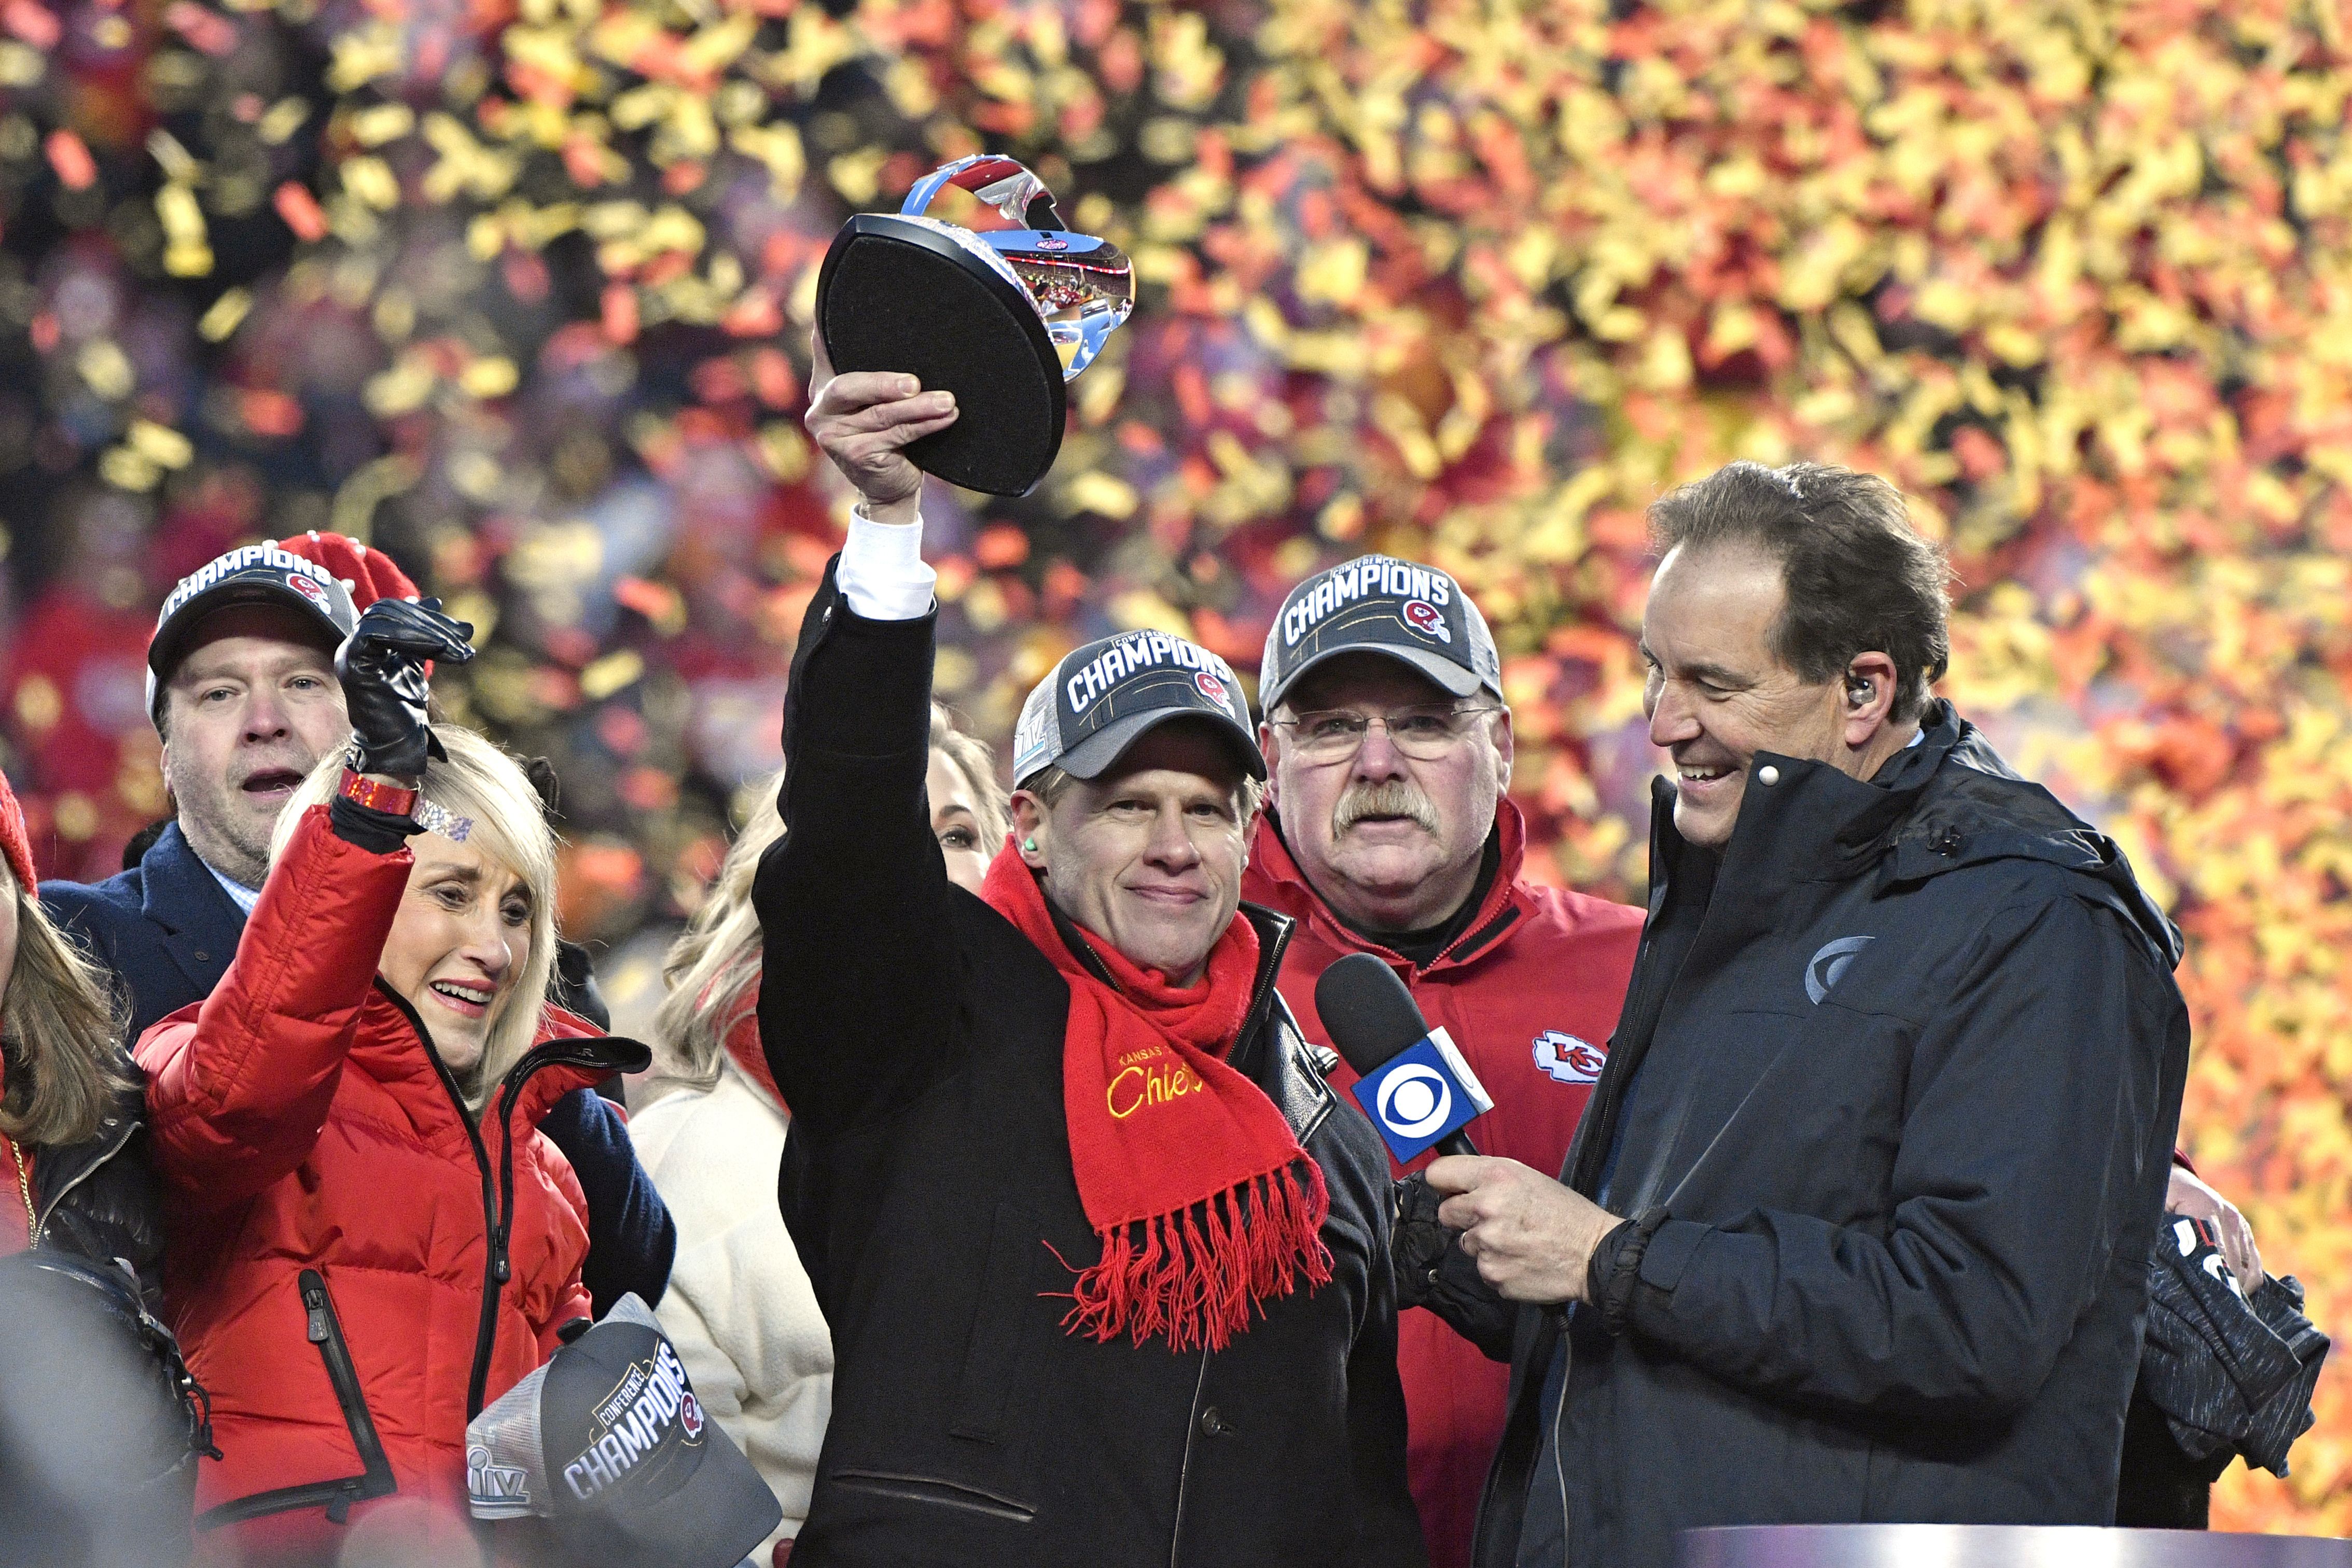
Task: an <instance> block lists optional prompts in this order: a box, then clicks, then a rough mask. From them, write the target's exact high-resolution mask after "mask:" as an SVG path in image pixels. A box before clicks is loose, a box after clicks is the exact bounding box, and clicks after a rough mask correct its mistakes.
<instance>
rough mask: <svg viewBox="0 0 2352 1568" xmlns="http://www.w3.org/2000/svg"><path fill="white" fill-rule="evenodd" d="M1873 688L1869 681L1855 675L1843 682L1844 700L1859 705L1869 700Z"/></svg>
mask: <svg viewBox="0 0 2352 1568" xmlns="http://www.w3.org/2000/svg"><path fill="white" fill-rule="evenodd" d="M1874 690H1875V688H1874V687H1873V686H1872V685H1871V684H1870V683H1869V681H1867V680H1864V679H1862V678H1860V677H1856V678H1855V679H1853V680H1851V681H1848V682H1847V683H1846V684H1845V700H1846V701H1847V702H1849V703H1851V704H1852V705H1853V706H1855V707H1860V706H1862V705H1863V704H1864V703H1866V702H1868V701H1869V700H1870V698H1871V695H1872V693H1873V692H1874Z"/></svg>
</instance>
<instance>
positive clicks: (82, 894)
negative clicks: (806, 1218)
mask: <svg viewBox="0 0 2352 1568" xmlns="http://www.w3.org/2000/svg"><path fill="white" fill-rule="evenodd" d="M387 596H388V597H391V598H395V599H414V598H415V597H416V585H415V583H413V582H411V581H410V580H408V576H407V574H406V573H405V572H404V571H402V570H400V568H399V567H398V566H397V565H395V564H394V562H393V560H392V559H391V558H390V557H388V556H386V555H384V554H383V552H382V551H381V550H373V549H369V548H368V547H367V546H365V545H362V544H359V543H356V542H355V541H353V540H351V539H348V538H344V537H343V536H342V535H341V534H331V533H310V534H304V535H298V536H296V537H294V538H289V539H284V540H280V541H279V542H278V544H275V545H247V546H243V547H241V548H239V549H233V550H230V551H229V552H227V553H226V555H223V556H220V557H218V558H217V559H214V560H212V561H211V562H209V563H207V564H206V565H205V566H204V567H202V568H200V569H198V570H195V571H194V572H191V573H189V574H188V575H187V576H186V577H184V578H183V579H181V580H180V582H179V584H178V585H177V586H176V587H174V588H173V590H172V591H171V593H170V594H169V595H168V596H166V597H165V599H164V601H163V611H162V612H161V613H160V614H159V615H158V616H157V617H156V621H155V635H154V637H153V639H152V641H151V642H150V643H149V644H148V649H147V668H148V677H147V698H148V701H147V711H148V713H149V715H150V716H152V718H153V719H154V721H155V728H156V731H157V733H158V734H160V735H161V736H162V737H163V783H164V786H165V788H166V789H169V790H170V791H171V795H172V801H173V821H172V822H171V824H170V826H168V827H166V828H165V829H164V830H163V833H162V835H161V836H160V837H158V838H157V839H156V841H154V843H153V844H152V846H150V847H149V848H148V850H147V851H146V852H145V853H144V854H142V856H141V857H140V860H139V863H138V864H137V865H135V866H132V867H131V868H130V869H128V870H126V871H124V872H123V873H121V874H120V875H118V876H112V877H109V878H108V879H107V880H106V881H104V882H100V883H69V882H49V883H42V884H41V902H42V904H43V906H44V907H46V908H47V909H48V911H49V912H50V914H51V915H54V916H55V917H56V919H57V921H58V925H59V926H60V927H61V928H63V929H65V930H68V931H70V932H72V933H73V934H74V935H75V936H78V937H79V938H80V939H81V941H82V942H83V943H84V945H85V946H88V947H89V950H90V952H91V954H92V956H95V957H96V958H97V959H98V961H99V962H100V963H101V964H103V965H105V966H106V967H108V968H110V969H111V970H112V971H114V973H116V974H117V975H120V976H121V977H122V985H123V988H124V990H125V991H126V992H127V993H128V994H129V996H130V999H131V1027H130V1033H129V1036H128V1039H129V1040H130V1041H132V1042H135V1041H136V1040H138V1039H139V1037H140V1036H141V1035H142V1034H143V1033H145V1032H146V1030H147V1029H148V1026H150V1025H151V1024H153V1023H154V1022H156V1020H158V1019H162V1018H163V1017H164V1016H165V1015H166V1014H168V1013H172V1012H176V1011H177V1010H179V1009H181V1008H184V1007H186V1006H187V1005H188V1004H189V1003H191V1002H198V1001H202V1000H204V999H205V998H206V997H208V996H210V995H211V994H212V992H213V988H215V986H217V985H219V984H220V981H221V977H223V976H224V975H226V973H227V972H228V966H229V960H230V959H231V958H233V957H235V956H236V944H237V938H238V937H239V936H241V935H242V934H243V933H244V930H245V919H246V916H247V915H250V914H251V913H252V912H253V906H254V903H255V901H256V900H257V899H258V898H259V897H260V896H261V884H262V883H263V881H264V880H265V879H266V878H267V876H268V871H269V839H270V834H271V832H272V831H273V830H274V829H275V828H276V827H277V824H278V812H279V810H281V809H283V807H284V806H285V804H286V801H287V800H288V799H289V797H290V796H291V795H292V794H293V792H294V789H295V787H296V786H297V785H299V784H300V783H301V782H302V780H303V779H304V778H305V777H306V776H307V775H308V774H309V773H310V769H311V768H314V767H315V766H317V764H318V762H319V760H320V758H322V757H325V756H326V755H327V754H328V753H330V752H331V751H335V750H338V749H340V748H341V747H342V746H343V745H344V744H345V743H346V742H348V741H349V740H350V739H351V735H352V724H351V719H350V717H349V716H348V715H347V714H346V713H345V711H344V707H343V689H342V685H341V683H340V682H339V681H338V680H337V679H336V677H335V650H336V648H337V647H338V646H340V645H341V643H342V641H343V639H344V638H346V637H348V636H350V635H351V633H352V628H353V627H354V626H355V625H357V624H358V621H359V609H360V608H361V607H363V606H364V605H365V604H369V603H373V601H375V600H377V599H379V598H383V597H387ZM541 1130H542V1131H544V1132H545V1133H546V1134H547V1135H548V1136H549V1137H550V1138H551V1139H552V1140H553V1141H554V1142H555V1145H556V1146H557V1147H559V1148H561V1149H562V1151H563V1153H564V1155H565V1157H566V1158H568V1159H569V1160H571V1162H572V1169H573V1171H574V1173H575V1174H576V1175H578V1176H579V1177H580V1184H581V1186H582V1187H583V1189H585V1191H586V1193H587V1196H588V1207H589V1227H588V1239H589V1255H588V1266H587V1270H586V1273H585V1279H586V1282H587V1284H588V1287H589V1291H590V1293H591V1294H592V1295H593V1297H594V1298H595V1300H596V1304H597V1310H598V1311H599V1312H602V1311H603V1310H604V1308H605V1307H607V1306H609V1305H610V1304H611V1303H612V1302H613V1301H617V1300H618V1299H619V1298H620V1297H621V1296H622V1294H624V1293H625V1292H626V1291H636V1292H637V1294H638V1295H639V1296H641V1297H643V1298H644V1299H645V1300H646V1301H659V1300H660V1299H661V1294H662V1291H664V1289H665V1288H667V1285H668V1282H669V1266H670V1259H671V1256H672V1254H673V1253H674V1252H675V1251H676V1249H677V1228H676V1227H675V1226H674V1225H673V1224H672V1223H671V1221H670V1217H669V1210H668V1209H667V1208H666V1207H663V1205H662V1201H661V1196H660V1195H659V1194H658V1193H656V1191H655V1190H654V1185H653V1182H652V1180H651V1179H650V1178H649V1177H647V1176H646V1174H645V1172H644V1170H643V1169H641V1168H640V1167H639V1166H638V1165H637V1162H636V1155H635V1151H634V1150H633V1149H632V1147H631V1145H630V1143H629V1134H628V1128H627V1124H626V1123H625V1120H624V1119H623V1117H622V1116H621V1113H619V1112H618V1111H616V1110H615V1109H614V1108H613V1107H612V1106H611V1105H610V1104H608V1103H605V1102H604V1101H603V1100H601V1099H599V1098H598V1097H597V1096H596V1094H595V1093H594V1092H593V1091H591V1090H585V1089H583V1090H581V1091H578V1092H575V1093H572V1094H570V1095H567V1096H565V1097H564V1099H563V1100H562V1102H561V1103H558V1105H557V1106H556V1108H555V1109H554V1110H553V1111H551V1112H550V1113H549V1114H548V1117H547V1119H546V1121H545V1122H544V1123H542V1124H541Z"/></svg>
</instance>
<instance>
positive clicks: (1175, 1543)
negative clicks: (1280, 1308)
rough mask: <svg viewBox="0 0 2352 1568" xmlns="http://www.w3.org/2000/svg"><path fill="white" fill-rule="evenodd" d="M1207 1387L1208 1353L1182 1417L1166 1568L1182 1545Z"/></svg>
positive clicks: (1203, 1355) (1173, 1567) (1174, 1567)
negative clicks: (1180, 1455) (1187, 1489)
mask: <svg viewBox="0 0 2352 1568" xmlns="http://www.w3.org/2000/svg"><path fill="white" fill-rule="evenodd" d="M1208 1385H1209V1353H1208V1352H1207V1351H1205V1350H1203V1351H1202V1353H1201V1372H1200V1375H1199V1376H1197V1377H1195V1378H1193V1380H1192V1409H1191V1410H1190V1411H1189V1412H1188V1413H1187V1414H1186V1415H1185V1416H1184V1458H1182V1459H1181V1461H1180V1462H1179V1463H1178V1464H1177V1467H1176V1527H1175V1529H1173V1530H1171V1531H1169V1534H1168V1568H1177V1562H1176V1557H1177V1553H1178V1552H1181V1550H1182V1549H1183V1545H1184V1491H1185V1487H1186V1484H1187V1483H1188V1482H1190V1481H1191V1479H1192V1442H1193V1439H1194V1438H1196V1437H1199V1436H1200V1435H1201V1390H1202V1389H1203V1388H1206V1387H1207V1386H1208Z"/></svg>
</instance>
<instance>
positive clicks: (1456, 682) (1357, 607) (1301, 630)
mask: <svg viewBox="0 0 2352 1568" xmlns="http://www.w3.org/2000/svg"><path fill="white" fill-rule="evenodd" d="M1340 653H1384V654H1386V655H1388V656H1389V657H1390V658H1392V659H1397V660H1401V661H1402V662H1403V663H1404V664H1410V665H1411V666H1412V668H1414V669H1415V670H1418V671H1419V672H1420V673H1421V674H1424V675H1426V676H1428V677H1429V678H1430V679H1431V680H1433V681H1434V682H1436V683H1437V684H1438V685H1440V686H1442V687H1443V688H1444V689H1445V690H1446V691H1448V692H1451V693H1452V694H1453V695H1455V696H1457V697H1466V696H1468V695H1470V694H1471V693H1473V692H1475V691H1476V690H1478V689H1479V688H1480V687H1482V686H1483V687H1485V688H1486V690H1488V691H1490V692H1493V693H1494V694H1495V695H1496V696H1497V697H1500V696H1501V695H1503V661H1502V658H1501V656H1500V655H1499V654H1497V653H1496V651H1495V634H1494V633H1493V632H1489V631H1488V630H1487V629H1486V617H1485V616H1484V615H1481V614H1479V613H1478V607H1477V606H1476V605H1475V604H1473V603H1471V602H1470V596H1469V595H1468V594H1466V593H1465V592H1463V591H1462V585H1461V584H1460V583H1458V582H1456V581H1454V579H1453V578H1452V577H1450V576H1448V575H1447V574H1446V573H1444V572H1443V571H1440V570H1438V569H1437V568H1435V567H1433V566H1422V565H1420V564H1418V563H1416V562H1413V561H1409V560H1398V559H1395V558H1394V557H1392V556H1385V555H1366V556H1358V557H1357V558H1356V559H1353V560H1349V561H1342V562H1340V563H1339V565H1338V566H1334V567H1328V568H1326V569H1325V570H1321V571H1318V572H1317V573H1316V574H1315V575H1314V576H1312V577H1310V578H1308V579H1307V580H1306V581H1304V582H1302V583H1300V584H1299V585H1298V586H1297V587H1296V588H1294V589H1292V590H1291V591H1290V592H1289V593H1288V594H1286V596H1284V598H1283V601H1282V609H1281V610H1280V611H1279V612H1277V613H1276V615H1275V618H1274V624H1273V626H1271V627H1270V628H1268V629H1267V631H1266V634H1265V659H1264V660H1263V661H1262V662H1261V663H1260V664H1259V665H1258V674H1257V682H1258V700H1259V701H1260V702H1261V703H1262V704H1264V705H1265V711H1266V712H1268V713H1272V712H1273V711H1274V709H1275V706H1276V705H1277V704H1278V703H1280V702H1281V701H1282V698H1283V694H1284V693H1285V692H1287V691H1288V690H1289V689H1290V686H1291V683H1292V682H1294V681H1296V680H1297V679H1298V677H1299V676H1301V675H1303V674H1306V673H1307V671H1309V670H1311V669H1313V668H1314V667H1315V666H1316V665H1318V664H1321V663H1323V661H1324V660H1326V659H1329V658H1333V657H1335V656H1337V655H1339V654H1340Z"/></svg>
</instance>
